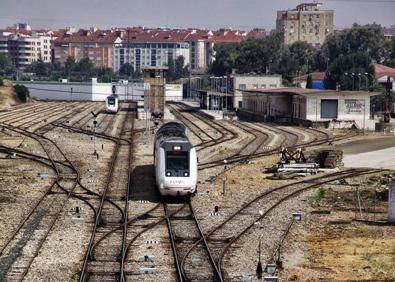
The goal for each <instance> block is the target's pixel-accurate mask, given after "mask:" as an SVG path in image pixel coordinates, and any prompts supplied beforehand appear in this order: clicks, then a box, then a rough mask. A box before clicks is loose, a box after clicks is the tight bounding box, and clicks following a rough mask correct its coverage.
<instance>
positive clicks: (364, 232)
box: [344, 226, 383, 238]
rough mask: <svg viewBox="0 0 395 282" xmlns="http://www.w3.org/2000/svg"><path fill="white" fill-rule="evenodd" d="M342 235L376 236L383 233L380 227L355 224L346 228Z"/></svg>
mask: <svg viewBox="0 0 395 282" xmlns="http://www.w3.org/2000/svg"><path fill="white" fill-rule="evenodd" d="M344 235H345V236H346V237H348V238H355V237H366V238H371V237H377V236H381V235H383V232H382V230H381V229H380V228H378V227H376V226H357V227H355V228H352V229H348V230H346V231H345V233H344Z"/></svg>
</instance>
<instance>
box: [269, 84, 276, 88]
mask: <svg viewBox="0 0 395 282" xmlns="http://www.w3.org/2000/svg"><path fill="white" fill-rule="evenodd" d="M269 87H270V88H277V84H270V85H269Z"/></svg>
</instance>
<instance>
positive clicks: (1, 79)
mask: <svg viewBox="0 0 395 282" xmlns="http://www.w3.org/2000/svg"><path fill="white" fill-rule="evenodd" d="M0 86H4V80H3V78H2V77H0Z"/></svg>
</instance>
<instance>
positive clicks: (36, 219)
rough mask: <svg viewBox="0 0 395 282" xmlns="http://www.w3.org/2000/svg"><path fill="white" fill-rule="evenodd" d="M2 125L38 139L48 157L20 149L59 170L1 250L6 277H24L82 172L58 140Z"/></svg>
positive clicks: (17, 278)
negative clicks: (65, 152)
mask: <svg viewBox="0 0 395 282" xmlns="http://www.w3.org/2000/svg"><path fill="white" fill-rule="evenodd" d="M2 126H3V127H4V128H7V130H9V131H13V132H15V133H17V134H21V135H24V136H26V137H28V138H31V139H33V140H35V141H37V142H38V143H39V144H40V146H41V147H42V149H43V151H45V154H46V155H47V157H43V156H37V155H33V154H30V155H29V154H28V153H22V152H19V153H20V155H21V156H24V157H25V158H30V159H31V160H35V161H36V162H41V163H42V164H44V165H47V166H50V167H51V168H52V169H53V170H54V171H55V172H56V178H55V180H54V181H53V182H52V183H51V184H50V185H49V186H48V187H47V189H46V190H45V192H44V194H43V195H42V197H41V198H40V199H39V200H38V201H37V202H36V203H35V205H34V206H33V208H32V209H31V210H30V211H29V213H28V215H27V216H26V217H25V218H24V220H22V222H21V223H20V224H19V225H18V226H17V227H16V228H15V230H14V231H13V233H12V234H11V236H10V238H8V240H7V241H6V243H5V244H4V245H3V246H2V249H1V250H0V260H2V261H3V263H2V264H1V265H2V267H3V268H2V272H1V276H2V277H3V278H4V279H7V280H19V281H21V280H23V279H24V277H25V276H26V275H27V273H28V271H29V269H30V266H31V265H32V263H33V261H34V259H35V258H36V256H37V255H38V254H39V252H40V250H41V248H42V246H43V244H44V242H45V241H46V238H47V237H48V235H49V233H50V232H51V230H52V229H53V227H54V225H55V223H56V221H57V219H58V218H59V216H60V215H61V213H62V212H63V209H64V207H65V204H66V203H67V201H68V199H69V198H70V197H71V195H72V194H73V192H74V190H75V189H76V187H77V185H78V181H79V173H78V170H77V169H76V168H75V167H74V166H73V164H72V163H71V162H70V161H69V160H68V159H67V157H66V155H65V154H64V152H63V151H62V150H61V149H60V148H59V147H58V146H57V145H56V143H54V142H53V141H52V140H50V139H48V138H46V137H44V136H43V135H41V134H40V133H39V132H37V133H31V132H29V131H26V130H24V129H20V128H17V127H12V126H10V125H4V124H2ZM3 150H4V147H3ZM32 228H33V230H35V229H39V230H40V232H32V231H29V230H32ZM22 234H28V236H27V237H24V236H23V235H22ZM26 248H28V249H29V255H26V254H24V255H22V252H23V250H25V249H26Z"/></svg>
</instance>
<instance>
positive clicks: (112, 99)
mask: <svg viewBox="0 0 395 282" xmlns="http://www.w3.org/2000/svg"><path fill="white" fill-rule="evenodd" d="M108 104H109V105H111V106H114V105H115V98H108Z"/></svg>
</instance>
